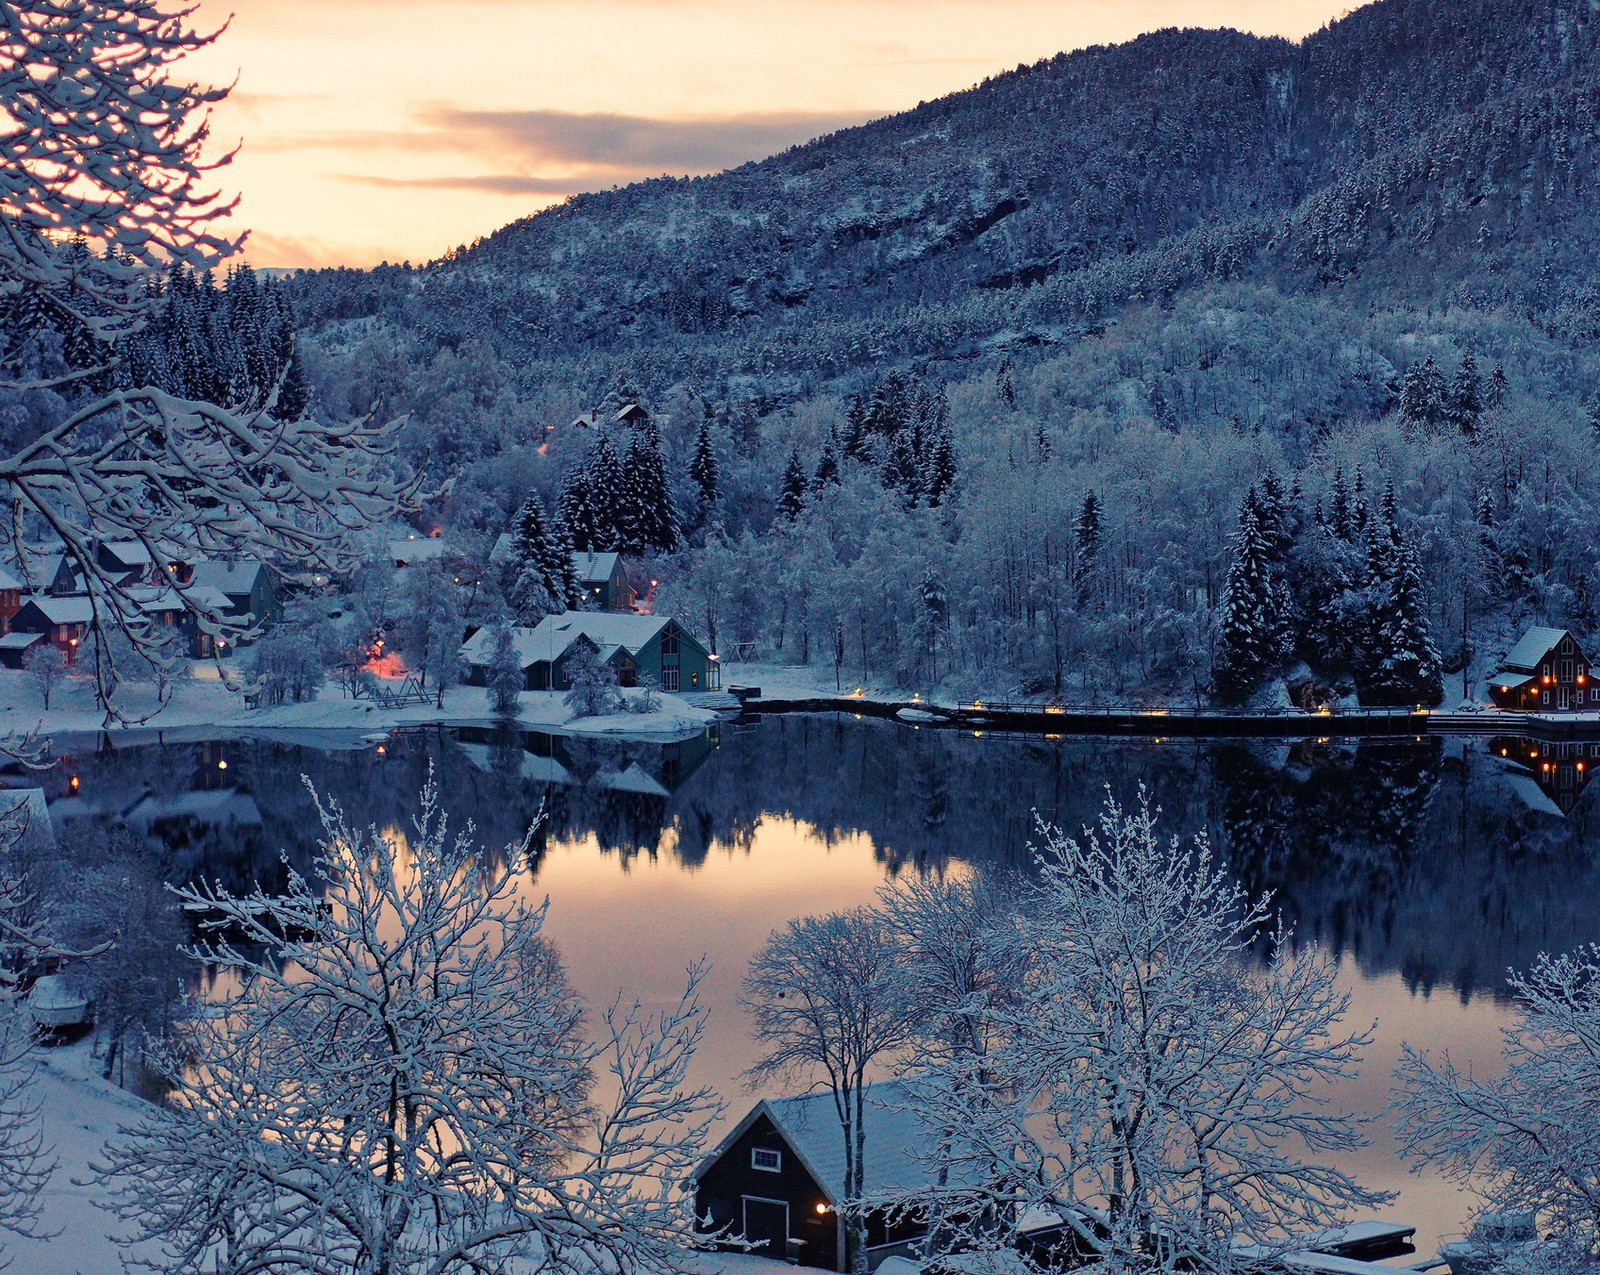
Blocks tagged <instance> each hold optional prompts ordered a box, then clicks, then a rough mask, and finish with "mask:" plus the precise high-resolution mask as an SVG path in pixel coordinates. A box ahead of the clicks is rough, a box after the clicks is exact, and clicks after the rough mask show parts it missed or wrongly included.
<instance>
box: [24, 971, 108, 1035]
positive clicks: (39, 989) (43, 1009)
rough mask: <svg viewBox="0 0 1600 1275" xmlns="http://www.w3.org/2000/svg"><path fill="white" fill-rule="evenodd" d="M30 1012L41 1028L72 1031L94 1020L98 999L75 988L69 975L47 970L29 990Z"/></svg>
mask: <svg viewBox="0 0 1600 1275" xmlns="http://www.w3.org/2000/svg"><path fill="white" fill-rule="evenodd" d="M28 1013H29V1014H31V1015H32V1016H33V1021H34V1025H35V1026H36V1027H38V1028H39V1029H40V1030H41V1031H48V1032H64V1031H71V1030H72V1029H73V1028H74V1027H86V1026H88V1025H89V1023H91V1022H92V1021H93V1020H94V1003H93V1002H92V1001H91V1000H90V999H89V997H88V996H86V995H84V994H83V993H82V992H79V991H77V990H76V989H74V988H73V986H72V984H70V983H69V982H68V981H67V978H66V975H64V974H45V975H43V976H41V977H40V978H39V979H38V980H37V981H35V983H34V985H33V990H32V991H30V992H29V993H28Z"/></svg>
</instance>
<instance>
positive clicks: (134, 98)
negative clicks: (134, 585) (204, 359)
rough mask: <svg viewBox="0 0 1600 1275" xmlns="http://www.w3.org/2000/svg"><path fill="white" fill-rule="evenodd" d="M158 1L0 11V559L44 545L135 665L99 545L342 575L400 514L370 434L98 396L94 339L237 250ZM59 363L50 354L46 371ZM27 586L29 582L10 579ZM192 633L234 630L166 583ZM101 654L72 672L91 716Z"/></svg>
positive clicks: (161, 657) (122, 596) (194, 43)
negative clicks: (8, 440)
mask: <svg viewBox="0 0 1600 1275" xmlns="http://www.w3.org/2000/svg"><path fill="white" fill-rule="evenodd" d="M191 12H192V10H190V9H169V8H166V7H165V6H164V5H163V4H162V3H160V0H26V3H23V4H11V5H5V6H3V7H0V121H3V122H0V154H3V155H4V157H5V162H4V163H3V164H0V391H6V392H10V393H13V394H19V395H24V396H28V395H31V396H33V400H34V401H35V402H36V403H38V404H40V405H41V413H42V416H43V421H44V423H43V425H42V427H41V428H40V429H39V431H38V433H37V435H36V436H35V437H33V438H32V439H30V440H26V441H24V442H23V443H22V444H21V445H20V446H18V447H17V448H16V449H15V450H14V451H12V452H11V454H10V455H0V515H3V516H0V550H3V551H4V552H5V554H6V556H7V557H8V558H10V559H11V560H13V561H20V564H21V567H22V570H23V575H24V576H25V577H26V576H27V575H28V573H29V570H30V564H29V562H28V561H27V559H26V556H25V555H24V554H23V553H22V549H23V546H24V544H25V543H28V542H36V541H48V542H51V543H52V544H54V545H58V546H59V550H60V551H61V552H63V553H64V554H65V555H66V557H67V558H68V559H69V560H70V562H71V564H72V566H73V567H74V568H75V569H76V570H77V572H78V573H79V574H80V576H81V578H82V579H83V582H84V587H85V590H86V592H87V593H88V595H89V597H90V599H91V601H92V603H93V621H92V630H93V636H95V637H99V636H101V635H102V634H105V633H108V632H109V631H111V630H120V631H121V632H122V633H123V634H124V635H125V636H126V637H127V638H128V639H130V640H131V642H132V643H133V645H134V647H135V649H136V650H138V651H140V652H141V653H142V654H144V655H145V656H147V657H148V658H150V659H151V661H152V662H153V663H163V664H164V663H166V662H169V660H170V656H169V655H168V654H167V653H165V652H163V651H162V650H161V649H160V644H159V641H158V638H159V635H160V628H159V626H157V625H156V624H154V623H153V622H152V620H151V618H150V616H149V615H148V614H147V613H146V612H145V610H144V609H143V607H142V606H141V603H140V599H139V598H138V597H137V596H135V595H133V594H131V593H130V592H129V591H128V590H127V589H126V588H124V587H123V586H122V584H121V582H120V581H119V579H118V575H117V573H116V572H114V571H108V570H106V569H104V568H103V567H102V566H101V565H100V563H99V561H98V554H97V552H96V548H97V542H98V541H99V540H129V541H136V542H138V543H139V544H140V545H141V546H143V548H144V549H145V550H146V551H147V552H148V553H149V554H150V558H151V561H152V562H155V563H162V564H175V563H187V562H194V561H196V560H198V559H201V558H206V557H217V556H223V555H227V554H238V555H245V556H253V557H259V558H262V559H263V560H266V561H268V562H270V563H272V564H273V567H274V569H275V570H278V571H280V572H282V573H284V574H285V575H288V576H291V577H297V576H302V575H304V576H309V575H311V574H313V573H334V572H342V571H345V570H348V569H350V568H353V567H354V566H355V565H356V558H355V557H354V555H353V551H352V549H351V548H350V546H349V543H348V533H349V532H352V531H354V530H357V529H359V528H363V527H366V526H368V525H370V524H372V523H374V522H382V521H385V520H387V519H388V518H390V517H391V516H393V515H394V514H395V513H396V512H397V511H398V510H399V509H401V508H403V507H407V506H409V505H411V504H412V503H414V496H415V493H416V490H417V484H416V483H415V482H414V481H409V480H406V479H404V478H403V477H401V476H400V475H398V474H397V473H396V472H395V471H394V470H393V469H391V468H390V467H389V461H388V459H387V452H388V448H389V439H388V431H387V429H386V428H385V427H382V426H378V425H374V424H372V423H371V422H368V421H356V422H353V423H346V424H330V423H327V422H323V421H319V420H314V419H310V418H302V417H300V415H299V414H298V413H293V414H291V413H286V412H279V411H277V410H276V408H277V393H276V391H274V392H272V393H270V394H268V395H267V396H266V398H265V399H264V401H261V402H257V403H255V404H254V405H253V406H251V407H249V408H242V409H240V410H238V411H232V410H224V409H223V408H221V407H218V406H215V405H213V404H209V403H198V402H190V401H187V400H184V399H181V398H178V397H176V396H174V395H172V394H169V393H167V392H165V391H163V390H161V389H158V388H155V387H152V386H130V387H126V388H116V389H114V390H112V391H110V392H108V393H102V392H100V389H99V388H98V387H103V386H104V385H106V384H109V383H114V378H113V377H112V375H111V374H112V372H113V370H114V368H115V365H116V360H117V355H116V343H117V342H119V341H121V340H123V339H125V338H127V337H128V336H130V335H131V334H133V333H136V332H137V331H138V330H139V329H140V328H141V327H142V326H143V325H144V324H145V323H146V322H147V321H148V320H149V318H150V316H151V313H152V310H153V307H154V305H155V303H156V298H155V296H154V293H153V292H152V291H151V290H150V289H148V288H147V287H146V286H145V285H146V277H147V275H148V273H149V272H151V271H153V270H156V269H159V268H161V267H162V266H163V264H164V263H167V262H181V263H187V264H190V265H193V266H196V267H201V268H203V267H207V266H210V265H212V264H214V263H215V262H216V261H217V260H219V259H220V258H222V257H224V256H226V255H228V254H229V253H230V252H232V251H233V250H234V249H236V248H237V247H238V244H239V239H238V238H237V237H230V236H229V235H228V234H226V233H224V232H223V231H222V230H221V229H220V228H219V224H220V219H221V218H223V217H224V216H226V215H227V214H228V213H230V212H231V211H232V210H233V207H234V205H233V203H229V202H224V201H222V200H220V199H219V198H218V196H217V194H216V192H215V191H212V190H208V189H206V186H207V183H208V181H209V174H210V173H211V172H213V171H214V170H215V169H216V168H218V167H220V166H222V165H224V164H226V163H227V162H228V160H229V159H230V158H231V155H226V154H225V155H222V156H220V157H219V158H216V159H213V160H209V161H208V160H207V159H206V158H204V155H203V152H204V151H205V149H206V144H207V142H208V139H209V135H210V123H209V114H208V110H209V107H210V106H211V105H213V104H214V103H216V102H217V101H219V100H221V99H222V97H223V96H225V94H226V92H227V90H226V89H225V88H223V89H214V88H201V87H199V86H196V85H194V84H192V83H185V82H183V81H182V80H180V79H177V78H175V77H174V76H173V74H172V73H171V72H172V68H173V66H174V64H175V63H177V62H179V61H180V60H181V59H182V58H183V57H184V56H186V55H187V54H189V53H193V52H195V51H197V50H199V49H203V48H205V47H206V46H208V45H210V44H211V43H212V42H213V41H214V40H215V38H216V35H215V33H211V34H205V33H201V32H198V31H196V30H195V29H194V28H193V27H192V26H191V25H190V23H189V21H188V18H189V15H190V13H191ZM63 351H65V353H63ZM24 583H25V584H28V585H29V586H30V587H33V586H38V585H40V584H41V583H42V582H40V581H35V580H31V579H25V581H24ZM169 584H170V586H171V587H172V588H173V590H174V592H175V593H176V595H177V596H178V598H179V599H180V600H181V601H182V603H183V605H184V607H185V608H186V610H187V611H188V612H189V613H190V614H191V615H192V616H193V617H194V618H195V621H196V623H197V624H198V625H199V626H200V627H201V629H202V630H203V631H205V632H208V633H212V634H214V635H218V636H222V637H226V638H227V639H228V640H229V641H230V642H233V641H235V640H236V639H238V638H241V637H244V636H247V634H248V633H249V627H248V622H241V621H239V620H238V619H237V618H234V617H230V616H228V615H227V614H225V612H224V609H223V607H222V605H221V604H220V602H219V601H218V600H217V599H216V598H215V597H214V596H212V595H211V594H209V593H208V592H207V591H205V590H203V589H197V588H193V587H191V586H190V585H188V584H186V583H184V582H183V580H182V578H181V573H174V574H173V576H172V578H171V580H170V581H169ZM110 650H111V647H110V646H109V644H107V643H105V642H97V643H96V644H95V651H96V654H95V659H94V662H93V667H92V672H93V674H94V676H95V679H96V687H97V690H98V692H99V694H100V697H101V699H102V701H104V702H105V703H106V705H107V707H108V710H109V711H110V712H111V714H112V715H113V716H120V713H119V712H118V710H116V708H115V702H116V701H115V695H116V690H117V686H118V682H119V677H118V672H117V669H116V667H115V661H114V660H112V659H110V658H108V656H107V653H108V652H109V651H110Z"/></svg>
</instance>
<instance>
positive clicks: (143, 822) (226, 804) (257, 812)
mask: <svg viewBox="0 0 1600 1275" xmlns="http://www.w3.org/2000/svg"><path fill="white" fill-rule="evenodd" d="M174 816H178V817H184V818H190V819H194V820H195V821H196V822H197V823H202V824H209V825H212V826H215V825H219V824H233V825H243V826H246V827H260V826H261V807H260V806H258V805H256V800H255V798H254V797H252V796H250V795H249V794H248V793H243V792H240V791H238V790H237V789H234V788H212V789H197V790H195V791H192V792H181V793H176V794H173V795H170V796H161V797H156V796H150V797H146V798H144V799H143V800H142V801H140V802H139V803H138V804H137V805H136V806H134V807H133V809H132V810H130V811H128V816H127V817H128V822H129V823H131V824H135V825H138V826H142V827H145V828H148V827H149V826H150V825H151V824H152V823H154V822H155V821H156V820H157V819H171V818H173V817H174Z"/></svg>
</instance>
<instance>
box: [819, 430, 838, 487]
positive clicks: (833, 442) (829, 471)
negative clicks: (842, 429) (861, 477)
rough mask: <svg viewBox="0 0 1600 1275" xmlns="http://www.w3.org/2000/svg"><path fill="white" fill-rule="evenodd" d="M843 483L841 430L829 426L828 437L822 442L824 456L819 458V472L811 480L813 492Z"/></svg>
mask: <svg viewBox="0 0 1600 1275" xmlns="http://www.w3.org/2000/svg"><path fill="white" fill-rule="evenodd" d="M841 481H842V479H841V475H840V472H839V429H838V426H836V425H830V426H828V437H827V438H825V439H824V440H823V442H822V455H821V456H819V457H818V458H817V472H816V473H815V474H814V475H812V478H811V490H812V491H813V492H820V491H822V489H823V488H825V487H837V486H838V485H839V484H840V482H841Z"/></svg>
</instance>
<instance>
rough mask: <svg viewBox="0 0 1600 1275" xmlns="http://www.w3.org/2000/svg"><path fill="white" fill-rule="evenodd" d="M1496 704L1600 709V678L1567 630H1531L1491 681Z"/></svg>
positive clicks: (1531, 709)
mask: <svg viewBox="0 0 1600 1275" xmlns="http://www.w3.org/2000/svg"><path fill="white" fill-rule="evenodd" d="M1489 699H1490V701H1491V702H1492V703H1493V704H1494V706H1495V707H1496V708H1509V709H1516V710H1520V711H1523V712H1540V713H1547V712H1557V713H1579V712H1600V681H1597V680H1596V679H1595V678H1594V677H1593V676H1591V670H1590V666H1589V657H1588V656H1586V655H1585V654H1584V653H1583V648H1582V647H1581V646H1580V645H1579V644H1578V639H1577V638H1575V637H1573V636H1572V634H1571V633H1569V632H1568V631H1567V630H1566V629H1546V628H1533V629H1529V630H1528V631H1527V632H1526V633H1524V634H1523V635H1522V639H1521V641H1519V642H1518V643H1517V644H1516V645H1515V646H1514V647H1512V648H1511V649H1510V650H1509V651H1508V652H1506V658H1505V659H1504V660H1502V661H1501V662H1500V671H1499V672H1498V673H1496V674H1495V675H1494V676H1493V677H1491V678H1490V679H1489Z"/></svg>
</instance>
